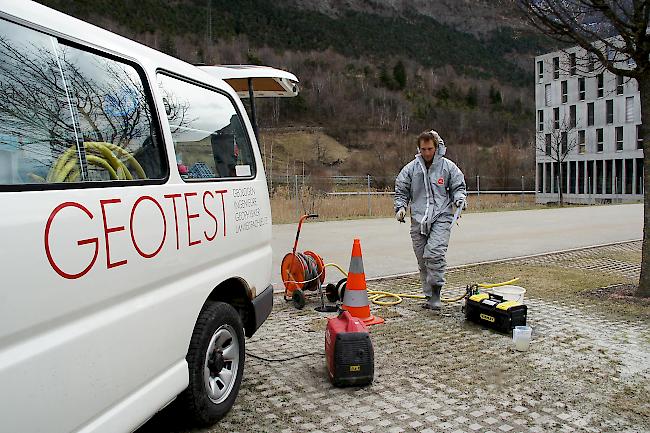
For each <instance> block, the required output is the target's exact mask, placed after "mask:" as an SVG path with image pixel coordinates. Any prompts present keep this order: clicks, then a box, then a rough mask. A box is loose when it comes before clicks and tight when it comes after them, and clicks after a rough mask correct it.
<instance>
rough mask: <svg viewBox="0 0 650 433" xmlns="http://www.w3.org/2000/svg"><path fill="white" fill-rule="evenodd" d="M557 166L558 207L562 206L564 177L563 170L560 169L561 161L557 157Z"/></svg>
mask: <svg viewBox="0 0 650 433" xmlns="http://www.w3.org/2000/svg"><path fill="white" fill-rule="evenodd" d="M557 167H558V170H559V173H560V176H559V177H558V179H557V190H558V191H559V192H560V207H563V206H564V196H563V195H562V180H563V179H564V170H563V169H562V163H561V162H560V160H559V159H558V163H557Z"/></svg>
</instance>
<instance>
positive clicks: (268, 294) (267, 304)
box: [246, 284, 273, 337]
mask: <svg viewBox="0 0 650 433" xmlns="http://www.w3.org/2000/svg"><path fill="white" fill-rule="evenodd" d="M252 305H253V320H251V321H250V322H249V326H247V327H246V336H247V337H252V336H253V334H254V333H255V331H257V330H258V329H259V327H260V326H262V323H264V321H266V319H267V318H268V317H269V315H270V314H271V310H273V284H269V286H268V287H267V288H266V289H264V291H262V293H260V294H259V295H257V296H256V297H255V298H254V299H253V301H252Z"/></svg>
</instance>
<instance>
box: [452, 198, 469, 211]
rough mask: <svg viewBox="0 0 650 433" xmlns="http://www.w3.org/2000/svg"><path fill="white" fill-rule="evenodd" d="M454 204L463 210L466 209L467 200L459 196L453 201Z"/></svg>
mask: <svg viewBox="0 0 650 433" xmlns="http://www.w3.org/2000/svg"><path fill="white" fill-rule="evenodd" d="M454 206H456V208H459V207H460V208H462V209H463V210H465V209H467V201H466V200H465V199H462V198H459V199H458V200H456V201H455V202H454Z"/></svg>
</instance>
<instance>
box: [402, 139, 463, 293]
mask: <svg viewBox="0 0 650 433" xmlns="http://www.w3.org/2000/svg"><path fill="white" fill-rule="evenodd" d="M446 151H447V148H446V147H445V144H444V142H443V141H442V140H440V143H439V145H438V148H437V150H436V154H435V156H434V157H433V162H432V163H431V166H430V167H429V169H428V170H427V168H426V164H425V162H424V159H423V158H422V156H420V155H419V154H418V155H415V159H414V160H413V161H411V162H409V163H408V164H406V165H405V166H404V168H402V170H401V171H400V173H399V175H398V176H397V179H395V212H397V211H398V210H399V209H400V208H405V209H406V208H407V207H408V206H409V204H410V206H411V240H412V241H413V251H414V252H415V256H416V257H417V260H418V267H419V268H420V280H421V281H422V291H423V292H424V295H425V296H426V297H427V298H431V296H432V290H433V288H434V287H436V288H437V293H438V294H439V291H440V288H441V287H442V286H443V285H444V283H445V268H446V265H447V261H446V258H445V255H446V253H447V246H448V244H449V235H450V234H451V221H452V219H453V209H452V205H453V203H454V202H456V201H457V200H460V199H462V200H465V199H466V196H467V190H466V186H465V176H463V172H462V171H460V169H459V168H458V167H457V166H456V164H454V163H453V162H452V161H450V160H449V159H447V158H444V157H443V156H444V154H445V152H446Z"/></svg>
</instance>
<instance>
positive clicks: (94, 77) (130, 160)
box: [59, 44, 167, 181]
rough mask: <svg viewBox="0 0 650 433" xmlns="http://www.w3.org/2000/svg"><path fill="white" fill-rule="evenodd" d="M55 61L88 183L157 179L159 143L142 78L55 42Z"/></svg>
mask: <svg viewBox="0 0 650 433" xmlns="http://www.w3.org/2000/svg"><path fill="white" fill-rule="evenodd" d="M60 47H61V48H60V51H59V57H60V63H61V67H62V69H63V74H64V76H65V80H66V84H67V87H68V92H69V95H70V102H71V104H72V111H73V113H74V114H75V119H76V120H77V122H76V125H77V129H78V133H79V135H80V137H79V138H80V139H81V138H83V141H84V144H85V151H86V155H87V162H88V179H87V180H90V181H107V180H116V179H117V180H136V179H162V178H164V177H165V175H166V171H167V170H166V167H165V165H166V164H165V163H163V159H164V158H163V156H164V153H163V152H162V142H161V140H160V139H159V138H158V133H157V130H156V128H155V126H154V125H153V124H152V118H151V107H150V105H149V98H148V95H147V94H146V93H145V89H144V86H143V84H142V80H141V79H140V76H139V75H138V73H137V71H136V70H135V69H134V68H133V67H132V66H130V65H127V64H124V63H121V62H118V61H115V60H113V59H109V58H106V57H103V56H100V55H97V54H94V53H90V52H87V51H83V50H80V49H78V48H76V47H71V46H66V45H63V44H61V45H60Z"/></svg>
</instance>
